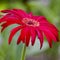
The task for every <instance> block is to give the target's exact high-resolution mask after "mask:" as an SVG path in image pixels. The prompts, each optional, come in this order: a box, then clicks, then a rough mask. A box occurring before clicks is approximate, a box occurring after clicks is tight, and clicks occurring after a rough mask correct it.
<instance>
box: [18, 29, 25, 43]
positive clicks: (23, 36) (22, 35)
mask: <svg viewBox="0 0 60 60" xmlns="http://www.w3.org/2000/svg"><path fill="white" fill-rule="evenodd" d="M21 41H22V42H23V43H24V42H25V30H24V28H23V29H22V30H21V33H20V36H19V38H18V40H17V44H19V43H20V42H21Z"/></svg>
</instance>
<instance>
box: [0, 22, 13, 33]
mask: <svg viewBox="0 0 60 60" xmlns="http://www.w3.org/2000/svg"><path fill="white" fill-rule="evenodd" d="M12 24H14V22H6V23H4V24H2V25H1V26H2V30H1V32H3V30H4V29H5V28H7V27H8V26H10V25H12Z"/></svg>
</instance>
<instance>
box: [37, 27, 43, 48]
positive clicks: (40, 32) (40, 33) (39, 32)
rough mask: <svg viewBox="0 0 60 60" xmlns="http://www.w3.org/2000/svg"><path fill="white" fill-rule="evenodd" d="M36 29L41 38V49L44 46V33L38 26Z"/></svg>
mask: <svg viewBox="0 0 60 60" xmlns="http://www.w3.org/2000/svg"><path fill="white" fill-rule="evenodd" d="M36 31H37V35H38V38H39V41H40V49H41V48H42V46H43V33H42V31H41V30H39V29H38V28H37V29H36Z"/></svg>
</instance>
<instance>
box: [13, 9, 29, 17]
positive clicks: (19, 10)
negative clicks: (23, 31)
mask: <svg viewBox="0 0 60 60" xmlns="http://www.w3.org/2000/svg"><path fill="white" fill-rule="evenodd" d="M12 12H13V13H16V14H17V15H19V16H23V17H27V16H28V15H27V13H26V12H25V11H23V10H21V9H13V10H12Z"/></svg>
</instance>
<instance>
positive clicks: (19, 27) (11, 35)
mask: <svg viewBox="0 0 60 60" xmlns="http://www.w3.org/2000/svg"><path fill="white" fill-rule="evenodd" d="M22 28H23V27H22V26H18V27H16V28H13V29H12V30H11V33H10V36H9V40H8V42H9V44H10V43H11V40H12V37H13V36H14V35H15V33H16V32H17V31H19V30H20V29H22Z"/></svg>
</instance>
